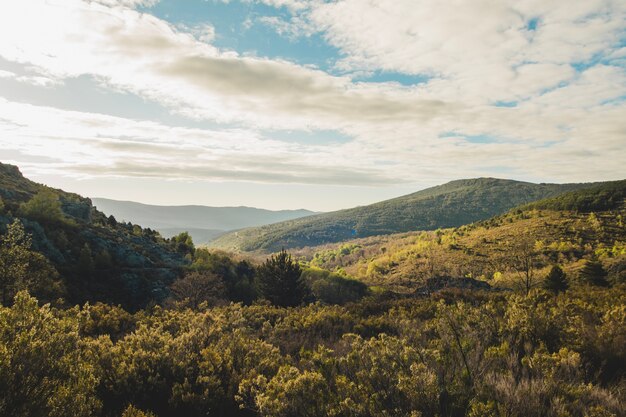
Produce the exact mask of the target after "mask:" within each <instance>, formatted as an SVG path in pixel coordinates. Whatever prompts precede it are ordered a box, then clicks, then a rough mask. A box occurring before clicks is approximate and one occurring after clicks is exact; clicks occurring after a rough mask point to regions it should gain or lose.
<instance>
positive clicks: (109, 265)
mask: <svg viewBox="0 0 626 417" xmlns="http://www.w3.org/2000/svg"><path fill="white" fill-rule="evenodd" d="M41 191H46V192H48V193H52V194H53V195H54V196H56V197H57V198H58V201H59V202H60V205H61V211H62V213H63V218H62V219H60V220H59V219H53V220H45V219H42V218H29V217H27V216H25V215H24V214H23V213H22V211H21V210H20V206H21V205H22V204H24V203H26V202H27V201H29V200H30V199H31V198H33V196H35V195H36V194H37V193H39V192H41ZM0 198H2V202H3V205H4V209H0V233H4V232H5V230H6V225H7V224H9V223H11V222H13V221H14V219H16V218H18V219H19V220H20V221H21V222H22V223H23V224H24V227H25V229H26V231H27V232H29V233H30V234H31V235H32V240H33V249H34V250H36V251H38V252H40V253H42V254H43V255H44V256H46V258H48V260H49V261H50V262H51V263H52V264H53V265H54V267H55V268H56V269H57V271H58V272H59V273H60V274H61V277H62V278H63V281H64V284H65V287H66V288H67V291H68V293H67V301H68V302H69V303H83V302H85V301H90V302H94V301H103V302H108V303H112V304H121V305H122V306H124V307H125V308H127V309H131V310H132V309H136V308H141V307H143V306H145V305H146V304H147V303H149V302H150V301H151V300H155V301H159V300H160V299H162V298H163V297H165V296H166V295H167V287H168V285H169V284H170V283H171V282H172V281H173V280H174V279H176V277H178V276H179V275H180V272H181V268H182V267H183V266H184V265H185V264H186V263H187V262H188V261H186V260H185V257H184V255H185V254H182V253H178V252H176V250H175V248H173V247H172V246H170V245H169V243H168V241H167V240H166V239H163V238H162V237H161V236H160V235H159V234H158V233H157V232H155V231H153V230H150V229H143V228H141V227H139V226H135V225H132V224H130V223H118V222H116V221H111V220H110V219H109V218H107V217H106V216H105V215H104V214H103V213H101V212H100V211H98V210H96V209H95V208H94V207H93V205H92V203H91V200H90V199H88V198H85V197H82V196H80V195H77V194H72V193H67V192H64V191H62V190H56V189H52V188H49V187H46V186H44V185H41V184H37V183H35V182H33V181H30V180H28V179H27V178H24V176H23V175H22V173H21V172H20V171H19V169H18V168H17V167H16V166H12V165H7V164H2V163H0Z"/></svg>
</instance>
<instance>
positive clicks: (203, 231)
mask: <svg viewBox="0 0 626 417" xmlns="http://www.w3.org/2000/svg"><path fill="white" fill-rule="evenodd" d="M91 201H92V202H93V204H94V206H96V207H97V208H98V210H100V211H102V212H104V213H105V214H107V215H113V216H114V217H115V218H116V219H117V220H118V221H129V222H132V223H137V224H140V225H142V226H143V227H149V228H152V229H155V230H158V231H159V232H160V233H161V234H162V235H163V236H164V237H171V236H174V235H176V234H178V233H180V232H184V231H187V232H189V234H190V235H191V237H192V238H193V240H194V242H195V243H196V244H204V243H208V242H210V241H211V240H213V239H215V238H216V237H217V236H219V235H222V234H224V233H226V232H227V231H230V230H235V229H242V228H246V227H254V226H262V225H267V224H271V223H277V222H281V221H285V220H293V219H297V218H301V217H305V216H310V215H312V214H316V213H315V212H313V211H309V210H304V209H302V210H280V211H272V210H265V209H258V208H253V207H208V206H197V205H193V206H157V205H149V204H141V203H136V202H132V201H117V200H110V199H106V198H93V199H92V200H91Z"/></svg>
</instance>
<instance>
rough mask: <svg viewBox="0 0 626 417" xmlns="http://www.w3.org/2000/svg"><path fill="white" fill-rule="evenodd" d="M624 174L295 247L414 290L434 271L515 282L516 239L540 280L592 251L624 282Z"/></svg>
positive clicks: (573, 270)
mask: <svg viewBox="0 0 626 417" xmlns="http://www.w3.org/2000/svg"><path fill="white" fill-rule="evenodd" d="M624 218H626V180H622V181H613V182H607V183H600V184H598V185H595V186H593V187H591V188H585V189H581V190H577V191H570V192H567V193H564V194H561V195H559V196H556V197H552V198H549V199H543V200H540V201H537V202H533V203H530V204H526V205H523V206H518V207H515V208H514V209H511V210H510V211H508V212H507V213H505V214H502V215H498V216H495V217H492V218H490V219H488V220H484V221H480V222H476V223H472V224H468V225H464V226H460V227H457V228H450V229H441V230H437V231H413V232H407V233H402V234H392V235H381V236H371V237H367V238H361V239H353V240H350V241H347V242H343V243H335V244H326V245H323V246H318V247H310V248H304V249H300V250H296V251H294V253H293V254H294V256H296V257H297V258H298V259H302V260H305V261H307V262H308V263H309V264H310V266H311V267H317V268H322V269H324V270H327V271H333V272H336V273H340V274H343V275H348V276H351V277H353V278H356V279H358V280H360V281H362V282H364V283H366V284H369V285H377V286H381V287H384V288H388V289H394V290H404V291H413V290H414V289H415V288H416V286H418V285H419V284H420V283H423V282H425V281H426V280H428V279H430V278H432V277H475V278H481V277H482V279H484V280H487V281H488V282H490V283H491V284H492V285H501V286H504V287H507V288H511V287H513V288H515V286H516V285H515V284H516V283H518V281H519V271H517V270H516V269H517V268H516V266H515V265H512V264H511V261H515V260H516V258H517V259H519V250H520V248H521V246H522V244H523V243H524V242H525V241H526V242H530V249H531V251H530V252H529V253H532V254H533V256H534V260H533V262H532V266H533V269H534V271H531V272H532V275H533V277H534V280H535V281H536V282H540V281H541V280H542V279H543V278H544V277H545V276H546V275H547V271H548V268H549V267H551V266H552V265H555V264H558V265H561V266H562V267H563V268H564V269H565V270H566V271H567V274H568V276H569V277H570V281H571V282H572V283H573V282H575V281H576V278H577V277H578V275H579V270H580V268H581V267H582V266H583V265H584V262H585V261H584V260H589V259H598V260H600V261H601V262H602V264H603V265H604V267H605V268H606V271H607V274H608V279H609V281H611V282H613V283H624V282H626V228H625V227H624V223H623V222H624Z"/></svg>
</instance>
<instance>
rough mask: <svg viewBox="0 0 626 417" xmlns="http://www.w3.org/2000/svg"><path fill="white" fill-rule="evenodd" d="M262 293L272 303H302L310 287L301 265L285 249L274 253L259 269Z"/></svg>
mask: <svg viewBox="0 0 626 417" xmlns="http://www.w3.org/2000/svg"><path fill="white" fill-rule="evenodd" d="M257 274H258V279H259V288H260V290H261V294H263V296H264V297H265V298H266V299H267V300H269V301H270V302H271V303H272V304H275V305H279V306H283V307H293V306H297V305H299V304H302V302H303V301H304V299H305V298H306V296H307V295H308V294H309V288H308V287H307V285H306V283H305V282H304V280H303V279H302V277H301V275H302V270H301V269H300V265H299V264H298V263H297V262H295V261H294V260H293V259H292V258H291V255H290V254H288V253H287V252H286V251H285V250H284V249H283V250H282V251H280V253H278V254H276V255H272V256H271V257H270V258H269V259H267V260H266V261H265V263H264V264H263V265H261V266H260V267H259V269H258V270H257Z"/></svg>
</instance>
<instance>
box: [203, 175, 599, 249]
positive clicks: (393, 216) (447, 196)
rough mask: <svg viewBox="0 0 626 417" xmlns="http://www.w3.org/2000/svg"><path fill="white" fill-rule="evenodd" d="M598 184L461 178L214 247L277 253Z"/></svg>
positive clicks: (460, 218)
mask: <svg viewBox="0 0 626 417" xmlns="http://www.w3.org/2000/svg"><path fill="white" fill-rule="evenodd" d="M596 184H598V183H587V184H533V183H529V182H521V181H514V180H505V179H497V178H475V179H464V180H457V181H452V182H449V183H447V184H443V185H439V186H436V187H432V188H428V189H425V190H422V191H418V192H416V193H413V194H409V195H406V196H402V197H398V198H394V199H391V200H386V201H382V202H379V203H375V204H371V205H368V206H362V207H356V208H352V209H347V210H339V211H335V212H330V213H323V214H318V215H315V216H309V217H305V218H301V219H296V220H290V221H284V222H280V223H276V224H271V225H266V226H261V227H254V228H247V229H243V230H238V231H235V232H230V233H227V234H224V235H222V236H220V237H219V238H217V239H216V240H214V241H213V242H211V244H210V246H212V247H216V248H221V249H226V250H234V251H261V252H273V251H277V250H280V249H281V248H287V249H289V248H301V247H306V246H316V245H320V244H325V243H334V242H342V241H346V240H350V239H354V238H361V237H367V236H375V235H388V234H392V233H399V232H408V231H414V230H435V229H438V228H445V227H456V226H461V225H464V224H468V223H472V222H475V221H479V220H485V219H488V218H490V217H492V216H495V215H498V214H502V213H504V212H506V211H508V210H509V209H511V208H513V207H516V206H518V205H521V204H527V203H530V202H533V201H537V200H541V199H544V198H548V197H554V196H557V195H559V194H562V193H565V192H568V191H573V190H577V189H582V188H586V187H591V186H594V185H596Z"/></svg>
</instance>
